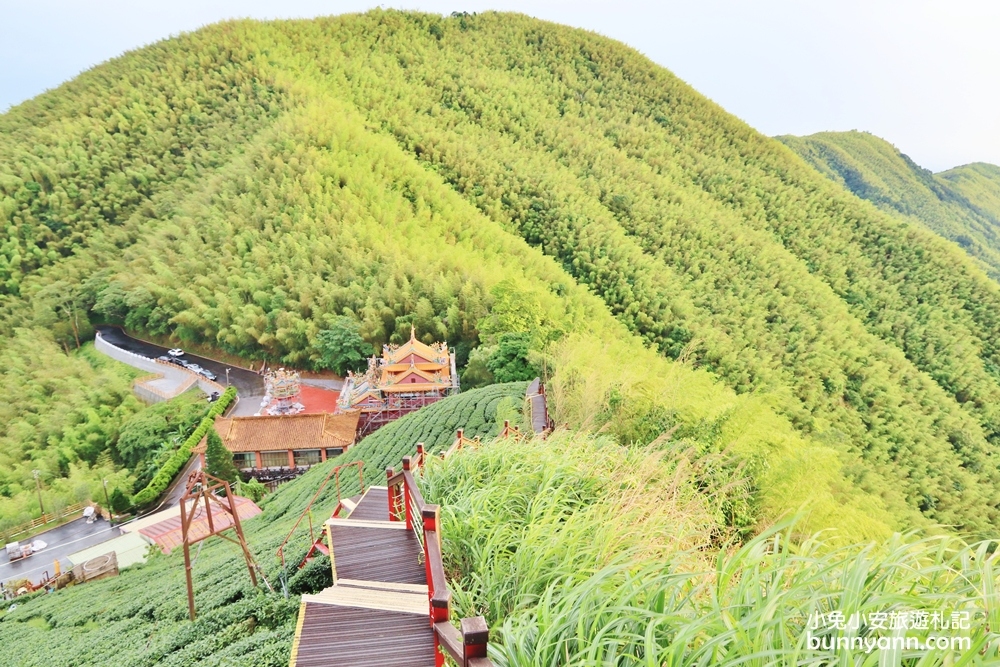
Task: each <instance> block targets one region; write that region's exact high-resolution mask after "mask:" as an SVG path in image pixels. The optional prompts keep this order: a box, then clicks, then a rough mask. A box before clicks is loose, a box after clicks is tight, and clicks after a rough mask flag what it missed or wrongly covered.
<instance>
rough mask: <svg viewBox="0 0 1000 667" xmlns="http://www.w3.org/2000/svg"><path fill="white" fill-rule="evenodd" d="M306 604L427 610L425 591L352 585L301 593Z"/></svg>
mask: <svg viewBox="0 0 1000 667" xmlns="http://www.w3.org/2000/svg"><path fill="white" fill-rule="evenodd" d="M302 601H303V602H305V603H307V604H328V605H335V606H338V607H356V608H359V609H378V610H382V611H395V612H400V613H405V614H420V615H422V616H426V615H427V614H428V613H429V611H428V600H427V593H426V592H425V593H404V592H402V591H394V590H378V589H374V588H356V587H354V586H339V585H338V586H331V587H330V588H327V589H325V590H323V591H322V592H320V593H317V594H315V595H303V596H302Z"/></svg>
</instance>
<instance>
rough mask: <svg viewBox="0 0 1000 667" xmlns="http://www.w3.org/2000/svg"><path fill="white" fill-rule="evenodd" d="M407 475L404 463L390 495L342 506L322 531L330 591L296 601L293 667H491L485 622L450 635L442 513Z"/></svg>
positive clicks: (380, 491)
mask: <svg viewBox="0 0 1000 667" xmlns="http://www.w3.org/2000/svg"><path fill="white" fill-rule="evenodd" d="M422 451H423V450H422V448H420V449H419V450H418V456H417V459H416V462H415V463H416V465H419V464H420V463H422V458H423V456H422ZM410 467H411V457H406V458H405V459H404V460H403V472H401V473H398V474H396V473H395V472H394V471H393V470H392V469H389V470H388V471H387V480H388V481H387V486H384V487H371V488H369V489H368V490H367V491H366V492H365V493H364V495H362V496H361V497H360V498H352V499H350V500H348V501H344V502H342V505H343V507H345V508H347V509H349V510H350V514H349V515H348V516H347V517H346V518H339V517H334V518H331V519H330V520H329V521H327V522H326V527H325V532H326V537H327V549H328V551H329V553H330V562H331V567H332V569H333V582H334V584H333V586H331V587H329V588H327V589H325V590H323V591H322V592H320V593H318V594H315V595H303V596H302V603H301V605H300V608H299V621H298V626H297V628H296V631H295V641H294V642H293V644H292V655H291V660H290V663H289V664H290V666H291V667H390V666H393V667H432V666H442V665H444V664H445V661H444V655H445V652H447V653H448V654H450V655H451V656H452V658H453V659H454V660H455V661H456V663H457V664H458V665H460V667H490V666H491V665H492V663H491V662H490V661H489V660H488V659H487V658H486V639H487V635H488V633H487V631H486V623H485V621H483V619H482V618H476V619H463V620H462V621H461V626H460V628H456V627H455V626H453V625H451V622H450V600H451V593H450V591H448V589H447V584H446V583H445V581H444V569H443V565H442V563H441V542H440V535H439V534H438V531H437V519H438V513H439V509H438V508H437V507H436V506H434V505H426V504H425V503H424V501H423V498H422V496H421V495H420V491H419V489H418V488H417V486H416V481H415V479H414V478H413V475H412V472H411V470H410ZM428 579H430V581H428Z"/></svg>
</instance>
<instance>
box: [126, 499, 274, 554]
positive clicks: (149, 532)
mask: <svg viewBox="0 0 1000 667" xmlns="http://www.w3.org/2000/svg"><path fill="white" fill-rule="evenodd" d="M233 502H234V504H235V505H236V513H237V514H238V515H239V517H240V523H242V522H243V521H246V520H247V519H250V518H253V517H255V516H257V515H258V514H260V513H261V512H262V511H263V510H261V508H259V507H257V505H256V504H255V503H254V502H253V501H252V500H250V499H249V498H242V497H240V496H236V495H234V496H233ZM210 506H211V508H212V525H213V526H214V527H215V529H216V530H217V531H218V530H224V529H226V528H231V527H232V526H233V520H232V518H231V517H230V516H229V512H227V511H226V510H224V509H222V508H221V507H219V506H218V505H216V504H215V503H214V502H213V503H210ZM194 513H195V515H194V517H193V518H192V519H191V523H190V525H189V526H188V538H189V539H191V540H196V539H198V538H200V537H205V536H206V535H208V534H209V528H208V514H207V512H206V511H205V501H204V500H202V501H201V502H199V503H198V505H197V506H196V507H195V508H194ZM139 532H140V533H141V534H142V535H145V536H146V537H148V538H149V539H151V540H153V541H154V542H156V544H157V545H159V547H160V549H162V550H163V553H165V554H168V553H170V551H171V550H172V549H174V548H175V547H179V546H181V545H183V544H184V535H183V531H181V515H180V513H179V512H178V513H177V515H176V516H172V517H170V518H168V519H164V520H163V521H160V522H159V523H154V524H153V525H151V526H146V527H144V528H140V529H139Z"/></svg>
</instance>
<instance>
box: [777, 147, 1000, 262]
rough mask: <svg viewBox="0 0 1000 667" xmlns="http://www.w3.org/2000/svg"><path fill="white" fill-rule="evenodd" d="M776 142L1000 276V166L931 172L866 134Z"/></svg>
mask: <svg viewBox="0 0 1000 667" xmlns="http://www.w3.org/2000/svg"><path fill="white" fill-rule="evenodd" d="M778 140H779V141H781V142H782V143H784V144H785V145H786V146H788V147H789V148H791V149H792V150H794V151H795V152H796V153H798V154H799V155H800V156H801V157H802V158H803V159H805V160H806V162H808V163H809V164H811V165H812V166H813V167H815V168H816V169H817V170H818V171H819V172H820V173H822V174H824V175H825V176H827V177H829V178H830V179H832V180H834V181H836V182H837V183H839V184H841V185H842V186H844V187H845V188H847V189H848V190H850V191H851V192H853V193H854V194H856V195H857V196H859V197H861V198H862V199H867V200H868V201H870V202H872V203H873V204H875V205H876V206H878V207H879V208H880V209H882V210H883V211H888V212H890V213H898V214H901V215H903V216H904V217H906V218H907V219H908V220H910V221H911V222H914V223H916V224H922V225H924V226H925V227H927V228H928V229H930V230H931V231H933V232H935V233H937V234H940V235H941V236H943V237H945V238H946V239H948V240H949V241H954V242H955V243H957V244H958V245H960V246H961V247H962V248H963V249H964V250H965V251H966V252H967V253H969V255H971V256H972V257H974V258H975V259H977V260H979V261H980V262H982V266H983V269H984V270H985V271H986V272H987V273H988V274H989V275H990V276H992V277H993V278H998V277H1000V167H995V166H993V165H990V164H983V163H977V164H970V165H966V166H964V167H956V168H955V169H951V170H949V171H945V172H941V173H940V174H934V173H931V172H930V171H928V170H926V169H924V168H922V167H920V166H918V165H916V164H915V163H914V162H913V161H912V160H911V159H910V158H909V157H907V156H906V155H904V154H903V153H901V152H900V151H899V150H898V149H897V148H896V147H895V146H893V145H892V144H890V143H889V142H887V141H884V140H882V139H879V138H878V137H876V136H874V135H871V134H868V133H866V132H820V133H818V134H813V135H810V136H808V137H793V136H783V137H778Z"/></svg>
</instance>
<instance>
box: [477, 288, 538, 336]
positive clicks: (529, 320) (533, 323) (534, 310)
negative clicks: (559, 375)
mask: <svg viewBox="0 0 1000 667" xmlns="http://www.w3.org/2000/svg"><path fill="white" fill-rule="evenodd" d="M490 295H491V296H492V297H493V305H492V306H491V307H490V314H489V315H487V316H486V317H484V318H483V319H482V321H480V323H479V334H480V336H481V337H483V338H484V339H493V338H495V337H497V336H500V335H502V334H505V333H528V334H531V335H532V336H534V335H536V334H537V333H539V330H540V328H541V324H542V308H541V306H540V305H539V304H538V300H537V299H536V298H535V297H534V295H533V294H531V293H530V292H528V291H527V290H523V289H520V288H519V287H518V286H517V284H516V283H515V282H514V281H513V280H511V279H510V278H508V279H506V280H502V281H500V282H499V283H497V284H496V285H494V287H493V289H491V290H490Z"/></svg>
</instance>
